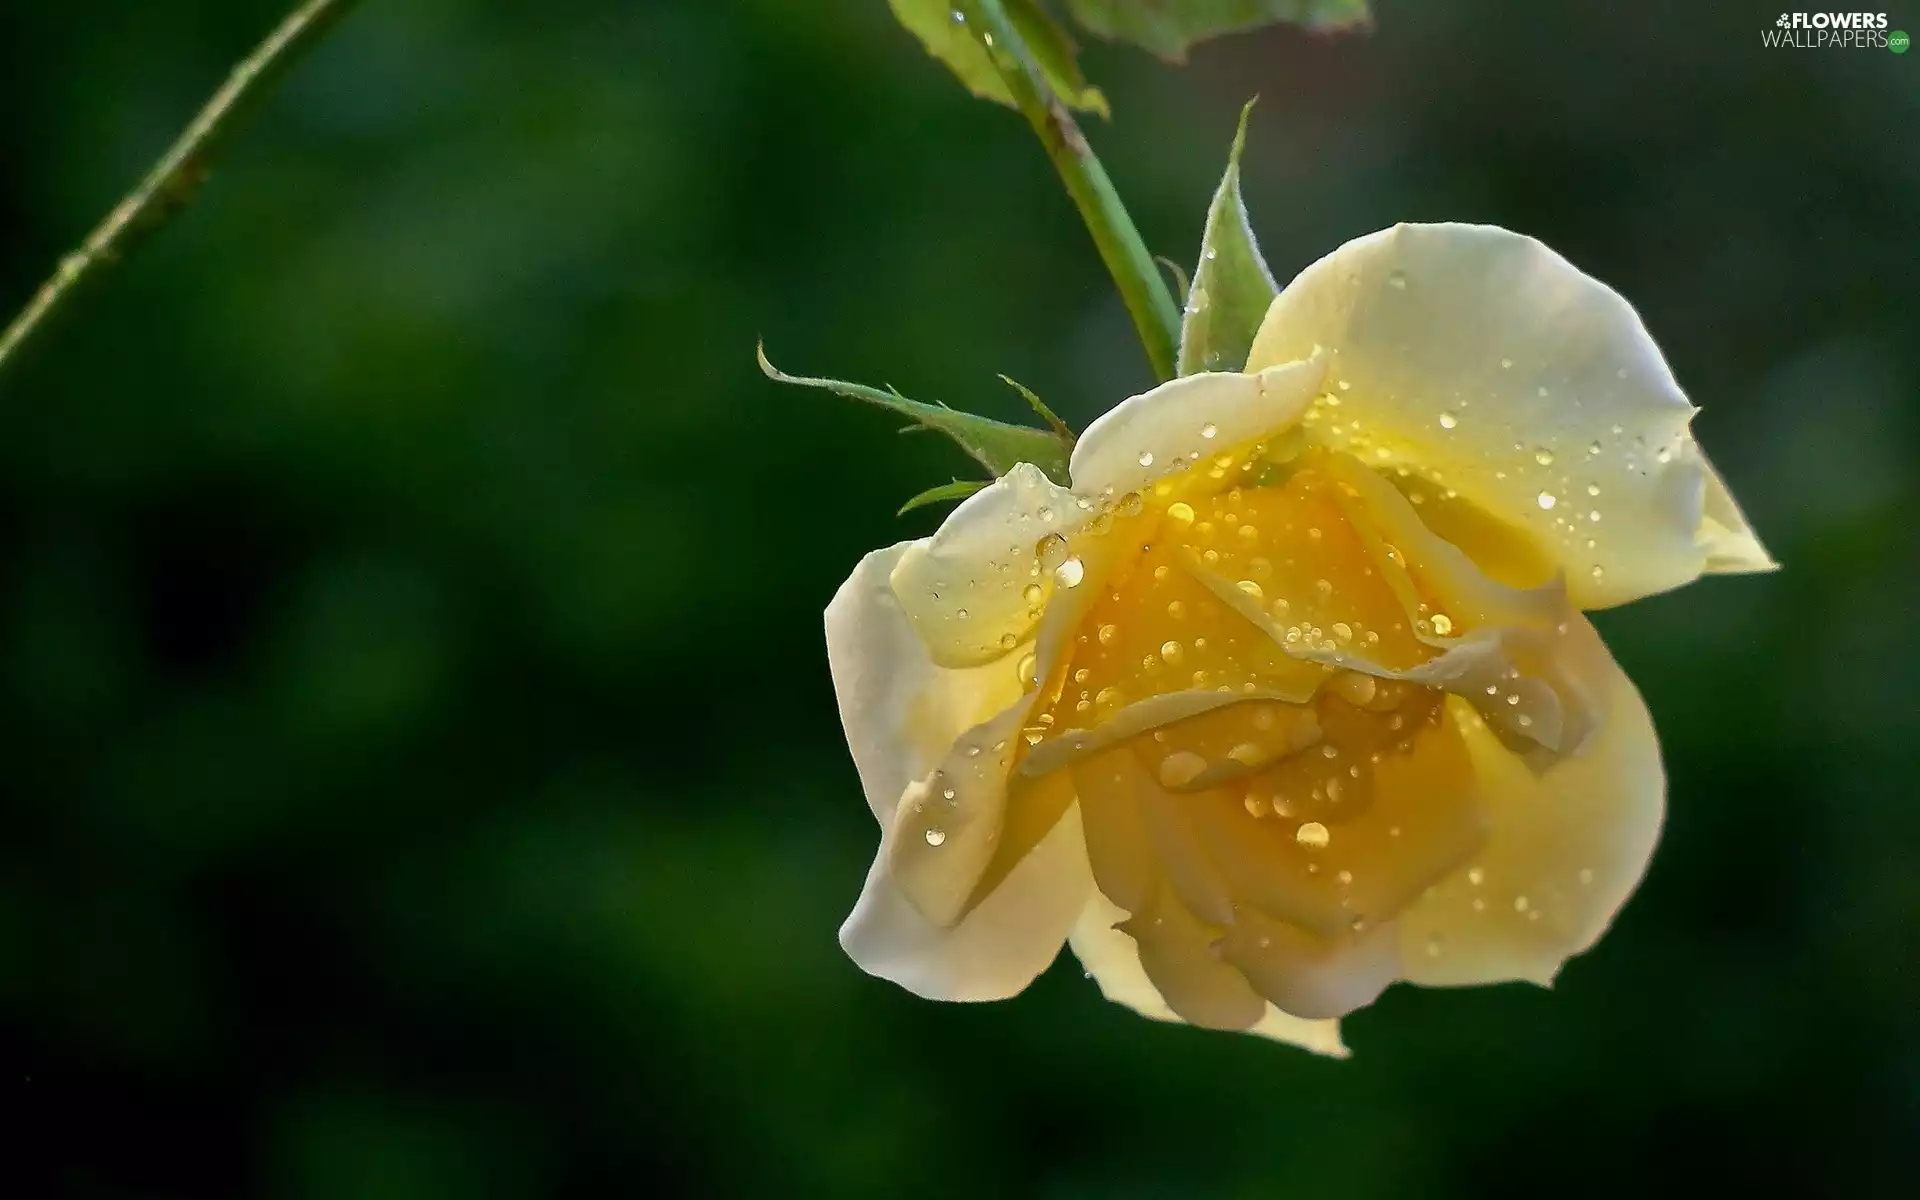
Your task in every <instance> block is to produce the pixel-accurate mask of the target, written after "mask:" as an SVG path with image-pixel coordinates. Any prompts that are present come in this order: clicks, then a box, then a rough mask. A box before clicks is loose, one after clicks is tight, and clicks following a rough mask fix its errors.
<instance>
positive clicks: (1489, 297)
mask: <svg viewBox="0 0 1920 1200" xmlns="http://www.w3.org/2000/svg"><path fill="white" fill-rule="evenodd" d="M1316 346H1321V347H1324V348H1325V349H1326V351H1327V353H1328V355H1329V360H1328V369H1327V374H1328V377H1329V378H1330V379H1331V380H1333V382H1334V387H1333V389H1332V390H1331V391H1330V392H1329V393H1328V394H1329V395H1330V396H1332V397H1334V398H1335V400H1337V402H1338V407H1337V408H1328V409H1327V410H1326V411H1325V412H1324V413H1309V414H1308V416H1307V417H1306V418H1304V419H1303V427H1304V428H1305V429H1307V431H1308V433H1309V436H1310V437H1312V438H1314V439H1316V440H1318V441H1320V442H1321V443H1322V444H1325V445H1329V446H1334V447H1336V448H1342V449H1351V450H1353V451H1354V452H1356V453H1360V454H1362V455H1364V456H1365V457H1366V459H1367V461H1368V462H1370V463H1376V464H1382V465H1395V466H1401V465H1404V466H1407V467H1409V468H1411V469H1413V470H1415V471H1418V472H1420V473H1422V474H1424V475H1426V476H1427V477H1428V478H1429V479H1430V480H1432V481H1434V482H1435V483H1436V485H1437V486H1439V487H1442V488H1450V489H1454V490H1455V491H1456V492H1457V494H1458V497H1459V498H1460V499H1461V500H1463V501H1465V502H1466V503H1469V504H1471V505H1474V506H1476V507H1478V508H1479V509H1481V510H1483V511H1484V513H1485V514H1486V519H1488V520H1491V521H1495V522H1499V523H1501V524H1505V525H1508V526H1511V527H1512V528H1513V529H1514V530H1516V531H1517V532H1518V533H1520V534H1521V535H1523V536H1524V538H1525V539H1526V540H1527V541H1528V542H1530V543H1531V544H1532V546H1533V548H1534V549H1535V551H1536V552H1537V553H1538V555H1539V556H1540V558H1541V559H1542V560H1544V561H1546V562H1548V563H1551V564H1552V565H1553V566H1556V567H1558V568H1559V569H1561V570H1564V571H1565V572H1566V575H1567V579H1568V588H1569V591H1570V593H1571V595H1572V596H1573V599H1574V601H1575V602H1576V603H1577V604H1578V605H1579V606H1580V607H1582V608H1598V607H1605V606H1607V605H1612V604H1619V603H1623V602H1625V601H1628V600H1632V599H1635V598H1636V597H1639V596H1645V595H1649V594H1651V593H1654V592H1660V591H1665V590H1667V589H1669V588H1673V587H1677V586H1679V585H1680V584H1683V583H1686V582H1687V581H1689V580H1691V579H1693V578H1694V577H1696V576H1697V575H1699V574H1700V573H1701V572H1702V571H1703V570H1707V569H1716V570H1735V569H1741V570H1756V569H1764V567H1765V565H1766V563H1767V561H1768V560H1766V558H1765V552H1764V551H1762V550H1760V549H1759V545H1758V542H1757V541H1754V540H1753V533H1752V530H1751V529H1750V528H1748V527H1747V525H1746V523H1745V521H1744V520H1743V519H1741V518H1740V517H1739V515H1738V510H1737V509H1734V508H1733V506H1732V505H1731V503H1730V502H1728V503H1725V504H1719V503H1717V502H1716V504H1715V505H1713V506H1711V510H1710V506H1709V505H1708V504H1707V502H1706V497H1705V490H1706V488H1707V483H1706V481H1707V479H1708V478H1709V477H1710V474H1711V472H1710V468H1708V467H1707V466H1706V463H1705V459H1704V458H1703V457H1702V456H1701V455H1700V453H1699V451H1698V448H1697V447H1696V446H1695V445H1694V443H1693V439H1692V435H1691V433H1690V432H1689V431H1688V422H1689V421H1690V420H1691V418H1692V415H1693V412H1694V409H1693V406H1692V405H1691V404H1690V403H1688V401H1687V398H1686V397H1685V395H1683V394H1682V393H1681V391H1680V388H1679V385H1678V384H1676V383H1675V382H1674V379H1673V375H1672V373H1671V372H1670V371H1669V370H1668V368H1667V365H1666V362H1665V361H1664V360H1663V359H1662V358H1661V355H1660V350H1659V348H1658V347H1657V346H1656V345H1655V344H1654V342H1653V339H1652V338H1651V337H1650V336H1649V335H1648V334H1647V331H1646V329H1645V327H1644V326H1643V325H1642V324H1641V322H1640V319H1639V317H1638V316H1637V315H1636V314H1635V313H1634V311H1633V309H1632V307H1631V306H1630V305H1628V303H1627V302H1626V301H1625V300H1624V299H1622V298H1621V297H1620V296H1619V295H1618V294H1617V293H1615V292H1614V291H1612V290H1611V289H1610V288H1608V287H1606V286H1605V285H1604V284H1601V283H1599V282H1598V281H1596V280H1594V279H1592V278H1590V277H1588V276H1586V275H1583V274H1582V273H1581V272H1580V271H1579V270H1577V269H1576V268H1574V267H1573V266H1572V265H1571V264H1570V263H1568V262H1567V261H1566V260H1565V259H1563V258H1561V257H1560V256H1559V255H1557V254H1555V253H1553V252H1552V251H1551V250H1548V249H1547V248H1546V247H1545V246H1542V245H1541V244H1540V243H1538V242H1536V241H1534V240H1532V239H1531V238H1526V237H1522V236H1520V235H1518V234H1514V233H1510V232H1508V231H1506V230H1504V229H1497V228H1494V227H1491V226H1484V225H1451V224H1449V225H1398V226H1395V227H1394V228H1392V229H1388V230H1383V231H1381V232H1379V233H1375V234H1371V235H1369V236H1367V237H1363V238H1360V239H1358V240H1355V241H1352V242H1349V243H1347V244H1346V245H1345V246H1342V247H1341V248H1339V249H1338V250H1335V251H1334V252H1333V253H1332V254H1329V255H1328V256H1326V257H1325V258H1323V259H1321V260H1320V261H1319V262H1317V263H1315V264H1313V265H1312V266H1310V267H1308V268H1307V269H1306V270H1305V271H1303V272H1301V274H1300V276H1299V277H1298V278H1296V279H1295V280H1294V281H1293V282H1292V283H1291V284H1290V285H1288V287H1287V288H1286V290H1285V291H1283V292H1282V293H1281V294H1280V296H1279V297H1278V298H1277V299H1275V301H1274V303H1273V307H1272V308H1271V309H1270V310H1269V311H1268V313H1267V317H1266V320H1265V321H1264V322H1263V323H1262V325H1261V329H1260V333H1259V335H1258V337H1256V339H1255V341H1254V347H1253V351H1252V354H1251V356H1250V358H1249V360H1248V369H1249V370H1254V369H1257V368H1259V367H1261V366H1264V365H1266V364H1272V363H1286V362H1292V361H1294V360H1297V359H1299V358H1301V357H1302V356H1304V355H1305V354H1307V353H1309V352H1310V351H1311V350H1312V348H1314V347H1316ZM1356 417H1357V418H1359V421H1358V423H1357V424H1355V423H1354V421H1353V418H1356ZM1589 487H1594V488H1598V489H1599V494H1598V495H1597V496H1595V495H1590V494H1589V492H1588V489H1589ZM1720 490H1721V492H1722V493H1724V488H1722V489H1720ZM1594 513H1598V514H1599V517H1598V518H1597V519H1596V518H1594V517H1593V516H1592V515H1591V514H1594ZM1709 518H1711V524H1709ZM1715 526H1717V527H1718V528H1715ZM1589 541H1591V542H1593V545H1592V546H1591V547H1589V546H1588V545H1587V543H1588V542H1589ZM1529 582H1531V583H1535V584H1537V583H1541V582H1544V580H1543V579H1533V580H1531V581H1529Z"/></svg>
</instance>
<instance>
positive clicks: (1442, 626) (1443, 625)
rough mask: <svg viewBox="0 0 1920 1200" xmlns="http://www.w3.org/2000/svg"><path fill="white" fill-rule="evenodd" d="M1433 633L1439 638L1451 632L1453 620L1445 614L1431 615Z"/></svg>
mask: <svg viewBox="0 0 1920 1200" xmlns="http://www.w3.org/2000/svg"><path fill="white" fill-rule="evenodd" d="M1433 631H1434V632H1435V633H1437V634H1439V635H1440V636H1441V637H1446V636H1447V635H1448V634H1450V633H1452V632H1453V618H1452V617H1449V616H1448V615H1447V614H1445V613H1435V614H1433Z"/></svg>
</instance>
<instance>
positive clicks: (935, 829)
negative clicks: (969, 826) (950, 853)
mask: <svg viewBox="0 0 1920 1200" xmlns="http://www.w3.org/2000/svg"><path fill="white" fill-rule="evenodd" d="M925 836H926V839H927V845H929V846H939V845H944V844H945V843H946V840H947V831H946V830H944V829H942V828H940V827H939V826H938V825H929V826H927V832H926V835H925Z"/></svg>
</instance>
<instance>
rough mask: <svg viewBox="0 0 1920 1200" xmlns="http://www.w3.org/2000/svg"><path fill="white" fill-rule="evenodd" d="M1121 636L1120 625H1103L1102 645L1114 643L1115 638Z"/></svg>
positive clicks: (1101, 632) (1101, 629) (1101, 631)
mask: <svg viewBox="0 0 1920 1200" xmlns="http://www.w3.org/2000/svg"><path fill="white" fill-rule="evenodd" d="M1119 636H1120V627H1119V626H1118V625H1102V626H1101V627H1100V644H1101V645H1102V646H1111V645H1113V639H1114V638H1117V637H1119Z"/></svg>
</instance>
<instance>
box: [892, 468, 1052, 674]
mask: <svg viewBox="0 0 1920 1200" xmlns="http://www.w3.org/2000/svg"><path fill="white" fill-rule="evenodd" d="M1081 515H1082V514H1081V512H1080V510H1079V509H1078V507H1077V506H1076V505H1075V503H1074V496H1073V493H1071V492H1069V491H1067V490H1066V489H1065V488H1062V487H1059V486H1058V485H1056V484H1055V483H1053V481H1052V480H1050V479H1048V478H1047V477H1046V475H1045V474H1043V473H1042V472H1041V470H1040V469H1039V468H1038V467H1034V466H1030V465H1028V464H1026V463H1021V464H1019V465H1018V466H1016V467H1014V468H1013V470H1011V471H1009V472H1007V473H1006V474H1005V475H1003V476H1001V477H1000V478H999V479H997V480H995V481H994V482H993V483H991V484H988V485H987V486H986V487H984V488H982V489H981V490H980V491H977V492H975V493H974V494H973V495H971V496H969V497H967V498H966V499H965V500H963V501H962V502H961V503H960V506H959V507H958V508H955V509H954V510H953V511H952V512H951V513H949V514H947V519H946V520H945V521H943V522H942V523H941V525H940V528H939V529H938V530H937V531H935V533H934V535H933V536H932V537H930V538H925V539H922V540H921V541H917V542H910V543H908V544H907V547H906V549H905V550H904V551H902V553H901V554H900V557H899V560H898V561H897V562H896V563H895V564H894V567H893V576H892V584H893V592H894V596H895V597H896V598H897V599H898V600H899V603H900V609H901V611H902V612H904V613H905V614H906V618H907V620H908V622H909V623H910V624H911V625H912V626H913V630H914V632H915V633H917V634H919V635H920V640H921V641H922V642H924V643H925V644H926V647H927V653H928V656H929V657H931V658H932V660H933V661H934V662H935V663H937V664H939V665H940V666H943V667H970V666H978V665H980V664H982V663H987V662H992V661H994V660H995V659H999V658H1004V657H1005V656H1007V655H1008V654H1010V653H1013V652H1014V649H1015V647H1016V646H1017V645H1018V644H1019V643H1020V642H1023V641H1025V640H1027V639H1028V638H1030V637H1031V636H1032V635H1033V632H1034V629H1035V628H1036V627H1037V626H1038V625H1039V623H1040V616H1041V613H1042V612H1043V611H1044V609H1045V607H1046V603H1047V598H1048V597H1049V596H1051V595H1052V593H1053V589H1054V585H1055V578H1054V575H1053V570H1054V567H1055V566H1056V565H1057V564H1056V563H1054V562H1048V563H1046V564H1044V565H1043V564H1041V563H1040V562H1039V555H1038V552H1037V547H1038V546H1039V544H1040V542H1041V539H1043V538H1047V537H1048V536H1049V535H1059V536H1060V538H1061V539H1062V540H1061V541H1060V542H1059V543H1058V545H1059V546H1060V551H1059V554H1060V557H1062V558H1064V557H1065V553H1066V551H1065V540H1064V539H1065V538H1066V537H1067V536H1068V535H1070V534H1072V533H1073V532H1075V531H1076V530H1077V529H1078V527H1079V520H1078V518H1079V517H1080V516H1081Z"/></svg>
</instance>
